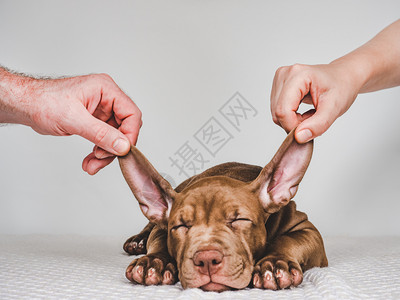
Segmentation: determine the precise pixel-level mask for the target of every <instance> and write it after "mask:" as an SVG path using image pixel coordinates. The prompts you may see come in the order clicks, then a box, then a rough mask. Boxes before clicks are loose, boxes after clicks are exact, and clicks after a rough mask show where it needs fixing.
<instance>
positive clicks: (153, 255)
mask: <svg viewBox="0 0 400 300" xmlns="http://www.w3.org/2000/svg"><path fill="white" fill-rule="evenodd" d="M147 250H148V251H147V255H145V256H142V257H140V258H137V259H135V260H134V261H132V263H131V264H130V265H129V266H128V268H127V269H126V278H128V279H129V280H130V281H132V282H134V283H139V284H143V285H158V284H174V283H176V282H177V281H178V271H177V267H176V262H175V260H174V259H173V258H172V257H171V256H170V255H169V253H168V248H167V231H165V230H163V229H160V228H159V227H158V226H155V227H154V228H153V230H152V231H151V233H150V236H149V238H148V241H147Z"/></svg>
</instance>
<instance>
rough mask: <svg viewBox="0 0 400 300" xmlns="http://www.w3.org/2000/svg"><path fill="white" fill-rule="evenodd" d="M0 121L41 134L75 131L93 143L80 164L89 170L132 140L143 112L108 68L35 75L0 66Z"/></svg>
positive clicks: (92, 171) (123, 151)
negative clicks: (59, 76) (80, 73)
mask: <svg viewBox="0 0 400 300" xmlns="http://www.w3.org/2000/svg"><path fill="white" fill-rule="evenodd" d="M0 123H17V124H24V125H27V126H30V127H32V128H33V129H34V130H35V131H37V132H38V133H40V134H49V135H58V136H66V135H72V134H77V135H80V136H82V137H84V138H86V139H88V140H89V141H91V142H93V143H94V144H95V145H96V146H95V147H94V149H93V152H92V153H90V154H89V155H88V156H87V157H86V158H85V159H84V160H83V164H82V168H83V170H84V171H86V172H88V173H89V174H91V175H93V174H95V173H97V172H98V171H99V170H100V169H101V168H103V167H105V166H106V165H108V164H109V163H111V162H112V161H113V159H114V158H115V155H124V154H126V153H127V152H128V151H129V149H130V145H131V144H132V145H134V144H136V141H137V137H138V134H139V130H140V127H141V125H142V121H141V112H140V110H139V108H138V107H137V106H136V105H135V103H134V102H133V101H132V100H131V99H130V98H129V97H128V96H127V95H125V94H124V92H122V90H121V89H120V88H119V87H118V86H117V84H116V83H115V82H114V81H113V80H112V79H111V77H110V76H108V75H106V74H95V75H86V76H78V77H71V78H62V79H34V78H30V77H27V76H22V75H18V74H13V73H10V72H8V71H7V70H5V69H4V68H0Z"/></svg>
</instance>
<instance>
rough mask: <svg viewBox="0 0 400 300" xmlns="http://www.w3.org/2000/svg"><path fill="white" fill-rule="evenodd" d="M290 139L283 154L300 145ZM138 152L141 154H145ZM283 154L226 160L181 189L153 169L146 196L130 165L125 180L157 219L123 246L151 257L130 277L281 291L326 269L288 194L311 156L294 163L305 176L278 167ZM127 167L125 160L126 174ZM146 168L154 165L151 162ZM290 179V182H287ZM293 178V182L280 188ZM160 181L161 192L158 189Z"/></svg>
mask: <svg viewBox="0 0 400 300" xmlns="http://www.w3.org/2000/svg"><path fill="white" fill-rule="evenodd" d="M288 139H289V140H290V143H287V144H288V145H286V146H287V147H286V148H287V149H284V151H283V150H282V149H280V150H282V151H283V152H284V153H290V151H292V152H293V151H294V150H293V149H292V150H290V151H289V148H290V147H292V146H293V145H294V146H296V145H297V144H293V143H295V141H294V140H293V138H289V137H288V138H287V140H288ZM284 144H285V143H284ZM297 146H298V145H297ZM297 146H296V147H297ZM288 147H289V148H288ZM281 148H282V147H281ZM132 151H135V152H136V154H135V156H136V157H140V155H141V154H140V152H137V150H135V149H134V150H132ZM282 151H281V152H282ZM288 151H289V152H288ZM296 151H298V150H296ZM278 153H279V151H278ZM285 155H286V156H287V155H288V154H285ZM285 155H283V156H282V157H280V158H279V157H278V159H275V157H274V159H275V160H276V161H275V162H274V159H273V160H272V162H273V166H271V165H270V164H271V163H270V164H269V165H267V167H265V168H264V169H263V168H261V167H258V166H252V165H247V164H240V163H226V164H221V165H218V166H215V167H213V168H210V169H208V170H206V171H204V172H203V173H201V174H199V175H197V176H194V177H192V178H189V179H187V180H186V181H184V182H183V183H181V184H180V185H179V186H178V187H177V188H176V189H175V191H171V189H170V187H169V186H166V184H165V182H164V181H163V180H162V179H160V178H159V177H158V173H157V174H155V175H154V174H153V175H151V176H149V177H150V178H153V180H151V181H150V184H149V181H148V180H147V181H146V180H142V181H141V184H142V187H141V190H140V193H141V194H140V195H139V192H138V189H137V186H138V184H135V186H134V185H133V183H130V181H132V179H131V177H130V176H133V175H134V174H133V173H129V171H126V170H125V172H124V175H125V178H127V181H128V183H130V186H131V188H132V190H133V191H134V193H135V196H137V198H139V199H142V200H139V199H138V200H139V203H140V204H141V208H142V210H143V212H144V213H145V215H146V216H147V217H148V218H149V219H150V220H151V222H150V223H149V225H147V226H146V227H145V228H144V229H143V231H142V232H141V233H140V234H138V235H136V236H133V237H132V238H130V239H128V240H127V241H126V243H125V245H124V249H125V251H127V252H128V253H130V254H147V255H145V256H143V257H141V258H138V259H135V260H134V261H133V262H132V263H131V264H130V265H129V267H128V269H127V271H126V276H127V278H128V279H129V280H131V281H133V282H136V283H139V284H145V285H154V284H174V283H175V282H176V281H177V280H178V278H179V280H180V281H181V283H182V286H183V287H184V288H191V287H199V288H202V289H203V290H212V291H223V290H226V289H232V288H233V289H241V288H245V287H247V286H251V285H253V286H254V287H257V288H266V289H281V288H287V287H290V286H297V285H299V284H300V283H301V282H302V279H303V272H304V271H306V270H308V269H310V268H312V267H324V266H327V258H326V255H325V250H324V246H323V241H322V238H321V235H320V234H319V232H318V231H317V229H316V228H315V227H314V226H313V225H312V224H311V222H309V221H308V219H307V216H306V214H304V213H302V212H299V211H297V210H296V205H295V203H294V202H293V201H290V202H289V201H288V200H287V197H286V198H284V196H285V195H290V196H289V197H292V196H294V194H295V192H296V191H297V185H298V183H299V182H300V180H301V177H302V174H301V176H300V179H298V178H297V177H298V176H299V174H300V173H304V172H305V169H306V167H307V165H308V161H309V160H308V161H306V167H305V168H304V162H302V161H298V160H296V164H297V165H300V169H301V172H300V173H298V172H297V171H296V172H293V171H292V169H291V167H288V166H287V165H285V166H284V167H281V169H279V167H277V166H278V165H279V163H280V162H281V161H285V159H286V160H287V159H288V158H287V157H286V158H285ZM138 161H142V159H141V158H139V159H138ZM131 163H132V162H131ZM124 166H125V165H124V162H122V163H121V167H122V169H123V171H124V168H125V169H126V166H125V167H124ZM268 166H269V167H268ZM142 168H145V169H146V168H147V170H151V169H152V167H149V166H148V165H147V164H146V166H143V165H142ZM137 169H138V168H137V167H136V168H135V170H137ZM153 170H154V169H153ZM153 170H151V171H153ZM271 170H274V171H273V172H272V171H271ZM271 172H272V173H273V175H271V174H272V173H271ZM266 174H267V175H266ZM293 174H295V175H296V176H297V177H296V176H294V175H293ZM267 177H268V178H269V179H268V180H267V181H268V182H267V183H268V187H266V186H265V181H266V178H267ZM285 177H289V179H288V180H286V181H285V180H284V181H282V178H285ZM294 177H296V178H295V179H294ZM287 182H291V183H290V184H289V185H288V187H284V188H283V189H282V188H281V186H285V184H286V183H287ZM294 183H295V184H294ZM286 185H287V184H286ZM149 186H150V187H149ZM154 186H156V188H157V187H158V190H159V191H160V190H161V192H159V193H156V192H155V189H154V188H155V187H154ZM294 188H295V190H294ZM263 189H266V192H267V195H269V196H268V197H270V198H271V199H272V200H270V202H274V201H275V200H276V199H278V200H277V201H275V203H267V204H266V202H265V201H263V200H262V199H263V198H262V197H263V193H264V197H265V191H263ZM286 189H288V190H289V191H290V192H289V193H287V191H286ZM293 191H294V192H293ZM274 193H275V194H276V195H278V196H277V197H276V198H274ZM146 195H151V197H146ZM282 195H284V196H282ZM270 198H268V199H270ZM143 199H144V200H143ZM154 199H155V200H154ZM160 199H166V200H165V201H164V202H162V201H161V202H160ZM168 199H173V201H169V200H168ZM274 199H275V200H274ZM286 200H287V201H286ZM289 200H290V198H289ZM276 202H277V203H276ZM286 202H287V203H288V204H287V205H286V206H285V204H286ZM169 203H170V204H169ZM269 210H272V211H269ZM275 211H276V212H275Z"/></svg>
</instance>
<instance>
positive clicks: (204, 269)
mask: <svg viewBox="0 0 400 300" xmlns="http://www.w3.org/2000/svg"><path fill="white" fill-rule="evenodd" d="M223 259H224V255H223V254H222V253H221V252H220V251H218V250H204V251H197V252H196V253H195V255H194V257H193V263H194V265H195V266H196V267H197V269H198V270H199V272H200V273H202V274H206V275H212V274H215V273H217V272H218V270H219V269H220V268H221V267H222V264H223Z"/></svg>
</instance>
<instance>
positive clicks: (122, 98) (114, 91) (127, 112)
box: [103, 79, 142, 150]
mask: <svg viewBox="0 0 400 300" xmlns="http://www.w3.org/2000/svg"><path fill="white" fill-rule="evenodd" d="M106 87H107V88H106V89H103V98H104V99H113V105H112V114H111V115H113V117H114V119H115V121H116V123H117V124H118V125H119V127H118V129H119V130H120V131H121V132H122V133H123V134H124V135H125V136H126V137H127V138H128V140H129V142H130V143H131V144H132V145H135V144H136V141H137V138H138V135H139V130H140V128H141V126H142V113H141V111H140V110H139V108H138V107H137V106H136V104H135V103H134V102H133V101H132V99H131V98H129V97H128V96H127V95H126V94H125V93H124V92H123V91H122V90H121V89H120V88H119V86H118V85H117V84H116V83H115V82H114V81H113V80H112V79H110V81H108V83H107V84H106ZM105 150H108V149H105Z"/></svg>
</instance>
